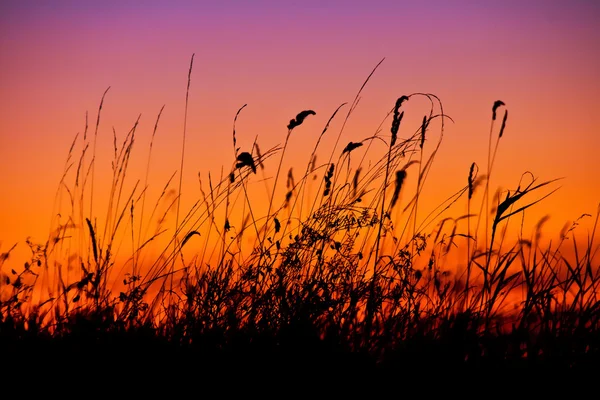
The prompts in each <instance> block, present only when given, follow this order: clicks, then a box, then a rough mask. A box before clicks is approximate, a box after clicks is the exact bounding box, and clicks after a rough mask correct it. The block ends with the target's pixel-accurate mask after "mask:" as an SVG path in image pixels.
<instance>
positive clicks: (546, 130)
mask: <svg viewBox="0 0 600 400" xmlns="http://www.w3.org/2000/svg"><path fill="white" fill-rule="evenodd" d="M285 3H286V2H277V1H260V2H253V3H252V4H253V5H252V6H251V7H250V6H248V5H246V3H245V2H241V1H229V2H223V4H222V5H215V4H216V3H215V2H204V1H200V2H193V1H188V2H186V1H168V2H167V1H147V2H143V4H144V6H140V5H137V4H136V2H130V1H124V2H119V1H108V2H106V1H104V2H97V3H96V2H85V5H80V4H79V2H75V1H56V2H52V5H51V6H50V5H46V6H42V5H40V4H39V2H34V1H27V0H26V1H18V2H17V1H9V2H2V4H1V5H0V71H1V72H2V73H1V74H0V179H1V180H2V182H1V185H0V187H1V189H0V252H4V251H7V250H8V249H9V248H11V247H12V246H13V244H15V243H17V248H16V250H15V252H14V253H13V254H14V256H13V257H11V259H10V262H11V263H14V265H17V266H21V265H22V262H23V261H24V260H25V259H26V257H27V254H28V253H27V251H28V250H27V247H26V245H25V242H24V241H25V239H26V238H27V237H29V236H31V237H32V239H33V240H34V241H36V242H43V241H45V240H46V239H47V237H48V232H49V230H50V228H51V226H50V223H51V220H52V217H53V213H55V212H57V210H56V209H54V208H53V205H54V196H55V193H56V189H57V186H58V183H59V181H60V177H61V174H62V171H63V168H64V164H65V160H66V157H67V153H68V150H69V146H70V145H71V143H72V141H73V138H74V137H75V135H76V134H77V133H80V134H81V135H83V131H84V128H85V114H86V112H89V125H90V127H89V131H88V134H92V133H93V129H94V124H95V121H96V117H97V111H98V105H99V102H100V98H101V97H102V94H103V93H104V91H105V90H106V89H107V88H108V87H109V86H110V90H109V91H108V93H107V95H106V99H105V103H104V108H103V110H102V118H101V123H100V129H99V132H98V149H97V164H96V169H95V174H96V175H95V180H96V182H95V190H96V193H103V192H102V190H104V191H106V189H102V188H106V187H108V184H109V180H108V179H109V177H110V176H111V170H110V162H111V152H112V146H113V143H112V140H113V127H114V129H115V132H116V134H117V137H118V140H119V142H120V141H122V140H123V138H124V136H125V134H126V133H127V131H128V130H129V129H130V128H131V127H132V125H133V123H134V122H135V120H136V119H137V117H138V115H139V114H141V119H140V125H139V128H138V130H137V138H136V142H135V150H134V154H133V156H132V161H131V166H130V171H129V172H128V184H132V182H135V180H137V179H140V180H142V181H143V179H144V176H145V171H146V169H145V167H146V160H147V156H148V144H149V142H150V138H151V135H152V130H153V127H154V123H155V121H156V118H157V115H158V112H159V110H160V109H161V107H162V106H163V105H164V106H165V108H164V112H163V114H162V117H161V121H160V124H159V128H158V131H157V134H156V137H155V140H154V148H153V155H152V157H153V158H152V163H151V169H150V185H151V191H149V193H152V195H153V196H154V197H153V198H154V199H155V198H156V196H157V194H158V193H160V191H161V190H162V187H163V186H164V184H165V182H166V180H167V179H168V178H169V176H171V174H172V173H174V172H175V171H178V170H179V167H180V164H179V163H180V157H181V145H182V132H183V122H184V106H185V90H186V84H187V74H188V68H189V63H190V58H191V56H192V54H195V59H194V68H193V72H192V81H191V87H190V97H189V108H188V120H187V131H186V156H185V164H184V176H183V190H182V196H183V197H182V198H183V200H182V201H183V203H182V206H183V207H184V208H185V207H186V206H189V205H191V204H192V203H193V202H194V201H195V200H196V199H197V198H198V197H199V193H200V192H199V187H198V177H197V174H198V172H200V174H201V176H202V177H203V183H204V184H206V182H207V180H206V179H207V174H208V172H209V171H211V173H212V174H213V177H216V176H218V175H219V172H220V169H221V167H222V166H223V168H224V169H225V171H226V173H227V172H228V171H229V169H230V168H231V166H232V164H233V162H234V160H233V149H232V143H231V131H232V123H233V118H234V116H235V113H236V111H237V110H238V109H239V108H240V107H241V106H242V105H244V104H248V105H247V107H246V108H245V109H244V110H243V111H242V113H241V114H240V116H239V118H238V121H237V125H236V126H237V135H238V145H239V146H240V147H241V149H242V150H241V151H248V150H251V145H252V143H253V141H254V139H255V137H256V136H258V141H259V144H260V146H261V149H263V150H264V149H268V148H270V147H273V146H276V145H278V144H282V143H283V141H284V140H285V135H286V132H287V130H286V125H287V123H288V122H289V120H290V119H291V118H293V117H295V115H296V114H297V113H298V112H300V111H302V110H305V109H312V110H315V111H316V115H315V116H310V117H309V118H307V120H306V122H305V124H303V125H302V126H301V127H299V128H298V129H297V131H295V132H294V134H293V135H292V137H291V138H290V144H289V146H290V147H289V148H288V150H287V151H288V152H287V161H286V162H289V166H291V165H300V166H301V167H299V169H298V171H299V170H302V169H303V168H304V166H305V165H306V162H308V157H309V155H310V152H311V151H312V148H313V146H314V143H315V142H316V140H317V138H318V135H319V133H320V132H321V130H322V129H323V127H324V126H325V124H326V122H327V120H328V119H329V117H330V116H331V114H332V113H333V111H334V110H335V109H336V108H337V107H338V106H339V105H340V104H342V103H344V102H348V103H351V102H352V100H353V98H354V96H355V94H356V92H357V91H358V89H359V88H360V86H361V85H362V83H363V82H364V80H365V79H366V77H367V76H368V74H369V73H370V72H371V70H372V69H373V68H374V67H375V65H376V64H377V63H378V62H379V61H380V60H381V59H383V58H385V60H384V62H383V63H382V64H381V66H380V67H379V68H378V69H377V71H376V72H375V74H374V75H373V77H372V78H371V80H370V81H369V83H368V84H367V86H366V87H365V89H364V91H363V93H362V98H361V101H360V103H359V106H358V108H357V109H356V111H355V113H354V114H353V115H352V117H351V119H350V121H349V123H348V125H347V127H346V128H345V131H344V134H343V136H342V139H341V140H340V145H339V146H340V147H338V149H337V150H336V151H337V153H339V152H340V151H341V150H342V148H343V146H345V144H346V143H347V142H349V141H359V140H361V139H364V138H366V137H367V136H371V135H373V134H374V133H375V131H376V129H377V127H378V126H379V124H380V123H381V121H382V119H383V118H384V117H385V115H386V114H387V112H388V111H389V110H390V109H391V108H392V107H393V105H394V103H395V101H396V99H397V98H398V97H400V96H402V95H405V94H410V93H413V92H429V93H433V94H435V95H437V96H438V97H439V98H440V99H441V100H442V102H443V106H444V111H445V112H446V114H448V115H449V116H450V117H452V119H453V120H454V123H448V124H447V125H446V131H445V134H444V135H445V136H444V142H443V144H442V147H441V150H440V153H439V155H438V158H437V159H436V163H435V165H434V167H433V171H432V173H431V175H430V177H429V178H428V181H427V189H426V192H425V193H426V195H427V198H428V200H429V199H431V200H430V201H424V203H423V204H424V205H423V208H422V209H423V213H424V214H425V213H426V210H427V209H431V208H432V207H434V206H435V205H437V204H438V203H439V202H441V201H443V200H445V199H446V198H447V197H448V196H450V195H451V194H453V193H454V192H456V191H457V190H458V189H460V188H461V187H462V186H464V185H465V184H466V180H467V175H468V170H469V166H470V165H471V163H472V162H476V163H478V164H479V165H480V167H481V168H482V171H483V168H484V165H485V163H486V156H487V143H488V131H489V125H490V118H491V107H492V104H493V102H494V101H495V100H502V101H504V102H505V103H506V106H507V109H508V110H509V118H508V123H507V128H506V131H505V133H504V137H503V138H502V140H501V143H500V148H499V152H498V155H497V159H496V168H495V170H494V177H493V180H492V189H495V188H496V187H499V186H500V187H503V188H509V189H514V188H516V186H517V184H518V181H519V179H520V176H521V174H522V173H523V172H525V171H531V172H532V173H533V174H534V175H535V176H537V177H538V179H539V181H540V182H541V181H545V180H550V179H553V178H558V177H564V180H562V181H561V183H560V185H561V186H562V188H561V189H560V190H559V191H558V192H557V193H555V194H554V195H553V196H552V197H550V198H549V199H547V200H545V201H544V202H543V203H541V204H540V205H538V206H536V208H534V209H532V211H531V212H530V213H529V214H527V215H528V217H527V218H528V221H529V222H531V223H535V221H537V219H539V218H540V217H541V216H542V215H545V214H550V215H551V220H550V221H549V222H548V223H547V224H546V226H545V227H546V229H547V230H548V231H549V234H553V233H554V232H558V230H560V228H561V227H562V226H563V224H564V223H565V222H566V221H571V220H574V219H576V218H577V217H579V216H580V215H581V214H583V213H589V214H592V215H594V216H595V214H596V210H597V206H598V202H599V201H600V185H599V184H598V178H597V173H598V171H600V158H599V157H598V155H597V152H598V149H599V148H600V146H599V145H600V135H599V132H598V124H597V122H596V121H595V120H594V119H593V116H594V115H596V114H597V110H598V107H599V106H600V104H599V103H600V101H599V100H598V98H597V94H598V93H600V77H599V76H598V72H597V71H600V53H599V52H598V51H597V49H598V48H600V31H599V30H598V29H597V25H598V21H600V5H599V4H598V3H596V2H592V1H584V0H575V1H529V2H519V1H503V2H485V3H484V2H475V1H472V2H469V1H460V2H456V1H434V2H427V5H426V6H425V5H419V4H420V3H419V2H414V1H410V2H405V1H372V2H342V1H329V2H326V3H327V4H326V5H322V4H321V2H318V1H314V2H313V1H305V2H302V5H291V4H290V5H286V4H285ZM522 3H524V4H522ZM139 4H141V3H139ZM296 4H297V3H296ZM423 4H425V3H423ZM406 110H407V114H410V113H411V112H412V113H414V114H412V115H413V117H414V118H415V120H420V118H422V115H423V114H424V113H426V112H427V111H428V104H427V103H426V102H424V101H422V100H415V101H412V100H411V104H407V105H406ZM345 114H346V111H344V112H343V113H341V115H340V116H338V118H337V119H335V120H334V121H333V123H332V126H331V131H332V133H331V136H329V137H327V138H326V139H325V142H324V149H329V150H331V149H332V146H333V142H334V139H335V137H336V136H337V133H338V132H339V130H340V128H341V122H342V121H343V116H344V115H345ZM390 123H391V120H388V121H387V122H386V123H385V124H384V125H383V130H384V131H387V132H389V127H390ZM404 129H406V131H404V132H402V130H401V133H400V134H399V136H401V137H402V136H403V134H404V137H406V136H408V132H409V127H408V125H407V126H404ZM411 133H412V131H411ZM433 144H434V141H432V142H431V145H433ZM328 146H329V147H328ZM80 151H81V149H80V148H78V149H77V150H76V157H75V158H76V159H77V158H78V157H79V154H80V153H79V152H80ZM326 156H327V153H326V152H325V151H324V154H322V160H324V159H325V158H326ZM336 157H337V155H336ZM277 159H278V157H276V158H274V159H273V160H272V161H271V162H270V165H269V166H268V168H269V171H270V172H269V173H268V174H270V176H271V177H272V176H274V174H275V170H276V160H277ZM299 162H301V163H302V164H298V163H299ZM286 165H287V164H286ZM286 172H287V168H284V170H283V172H282V173H283V174H284V175H283V176H284V177H285V173H286ZM283 182H284V183H285V181H283ZM259 184H260V185H262V183H259ZM282 186H283V184H282ZM205 190H206V188H205ZM98 196H100V195H98ZM260 201H262V200H259V202H260ZM97 202H98V204H97V206H96V207H97V209H99V210H103V211H102V212H103V213H104V212H105V211H104V210H105V208H102V207H103V206H102V199H101V198H100V197H98V200H97ZM464 211H465V208H464V207H463V208H462V209H461V208H459V209H458V211H457V212H458V214H460V213H461V212H464ZM62 212H65V210H64V209H63V210H62ZM99 213H100V212H99ZM592 220H593V218H588V219H587V220H585V221H590V222H593V221H592Z"/></svg>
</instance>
